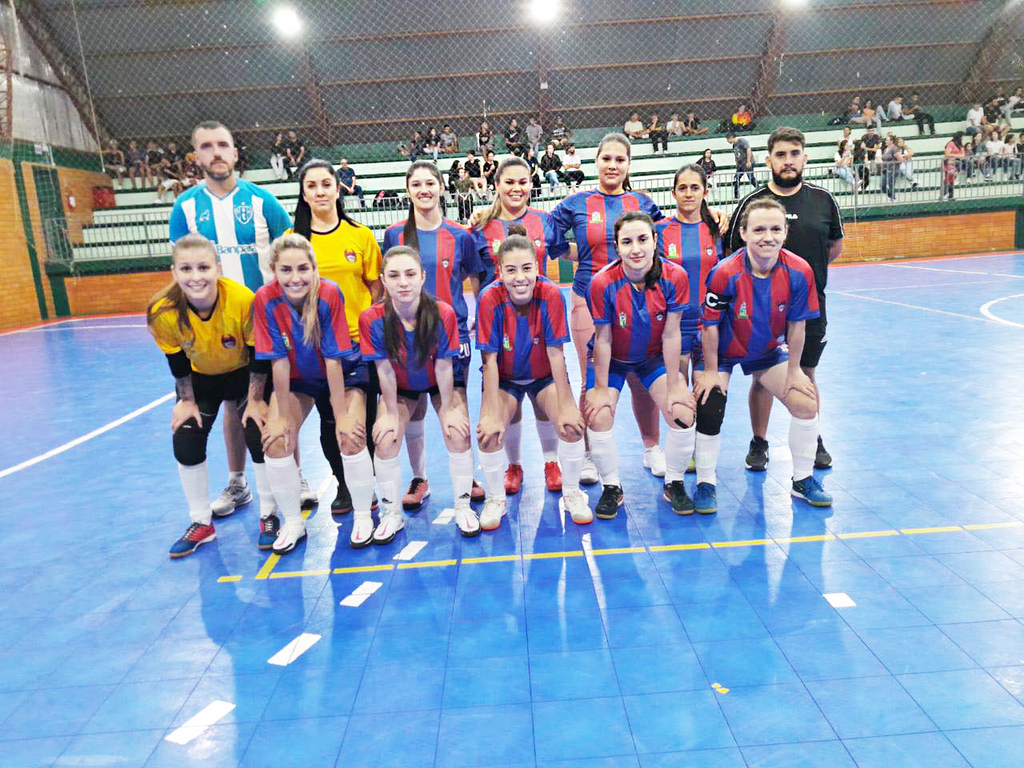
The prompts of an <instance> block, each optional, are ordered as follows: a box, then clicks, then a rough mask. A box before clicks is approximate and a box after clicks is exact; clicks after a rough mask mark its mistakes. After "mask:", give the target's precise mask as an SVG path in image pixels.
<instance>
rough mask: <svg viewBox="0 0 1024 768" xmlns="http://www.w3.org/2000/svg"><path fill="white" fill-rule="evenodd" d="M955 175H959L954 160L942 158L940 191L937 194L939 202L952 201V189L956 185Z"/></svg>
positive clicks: (952, 158)
mask: <svg viewBox="0 0 1024 768" xmlns="http://www.w3.org/2000/svg"><path fill="white" fill-rule="evenodd" d="M957 173H959V171H958V170H957V167H956V158H954V157H947V158H944V159H943V166H942V190H941V191H940V192H939V200H952V199H953V187H954V186H955V185H956V175H957Z"/></svg>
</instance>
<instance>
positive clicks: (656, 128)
mask: <svg viewBox="0 0 1024 768" xmlns="http://www.w3.org/2000/svg"><path fill="white" fill-rule="evenodd" d="M647 135H648V136H650V137H651V145H652V146H653V147H654V154H658V142H659V141H660V142H661V151H662V152H668V131H666V130H665V126H664V125H662V124H661V120H659V119H658V113H657V112H655V113H653V114H652V115H651V122H649V123H648V124H647Z"/></svg>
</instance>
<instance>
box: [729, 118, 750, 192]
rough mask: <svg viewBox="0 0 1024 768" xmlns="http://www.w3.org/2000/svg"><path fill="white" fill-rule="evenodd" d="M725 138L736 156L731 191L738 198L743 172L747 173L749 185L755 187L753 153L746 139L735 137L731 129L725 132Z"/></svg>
mask: <svg viewBox="0 0 1024 768" xmlns="http://www.w3.org/2000/svg"><path fill="white" fill-rule="evenodd" d="M725 140H726V141H727V142H729V144H731V145H732V153H733V155H734V156H735V158H736V174H735V176H734V177H733V180H732V189H733V193H734V195H735V196H736V199H737V200H738V199H739V197H740V179H742V178H743V174H746V175H747V181H749V182H750V186H752V187H754V188H755V189H756V188H757V179H755V178H754V153H753V152H752V151H751V149H750V144H749V143H748V142H747V140H746V139H740V138H737V136H736V134H735V133H733V132H732V131H729V133H727V134H725Z"/></svg>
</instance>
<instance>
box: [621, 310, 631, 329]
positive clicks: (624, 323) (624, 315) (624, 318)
mask: <svg viewBox="0 0 1024 768" xmlns="http://www.w3.org/2000/svg"><path fill="white" fill-rule="evenodd" d="M628 324H629V321H628V320H627V319H626V313H625V312H619V325H620V326H621V327H623V328H625V327H626V326H627V325H628Z"/></svg>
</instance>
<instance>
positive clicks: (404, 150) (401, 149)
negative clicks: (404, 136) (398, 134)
mask: <svg viewBox="0 0 1024 768" xmlns="http://www.w3.org/2000/svg"><path fill="white" fill-rule="evenodd" d="M395 152H397V153H398V156H399V157H408V156H409V148H408V147H407V146H406V145H405V142H404V141H400V142H398V145H397V146H396V147H395Z"/></svg>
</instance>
